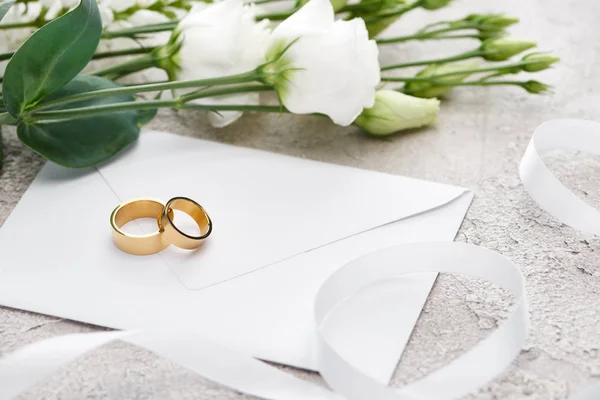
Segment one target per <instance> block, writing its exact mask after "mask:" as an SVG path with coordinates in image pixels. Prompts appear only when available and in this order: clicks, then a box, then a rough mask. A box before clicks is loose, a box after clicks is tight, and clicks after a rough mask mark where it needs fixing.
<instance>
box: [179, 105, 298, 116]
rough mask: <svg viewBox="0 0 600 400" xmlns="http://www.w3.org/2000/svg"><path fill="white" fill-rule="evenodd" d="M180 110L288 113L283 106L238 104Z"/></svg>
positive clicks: (201, 106)
mask: <svg viewBox="0 0 600 400" xmlns="http://www.w3.org/2000/svg"><path fill="white" fill-rule="evenodd" d="M181 109H182V110H204V111H244V112H271V113H278V114H281V113H289V112H290V111H289V110H287V109H286V108H285V107H283V106H251V105H238V104H232V105H229V104H224V105H223V104H221V105H204V104H184V105H183V106H181Z"/></svg>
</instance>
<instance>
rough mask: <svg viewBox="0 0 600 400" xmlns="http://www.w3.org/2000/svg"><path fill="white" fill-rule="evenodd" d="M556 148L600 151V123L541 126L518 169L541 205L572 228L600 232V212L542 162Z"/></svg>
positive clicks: (564, 121)
mask: <svg viewBox="0 0 600 400" xmlns="http://www.w3.org/2000/svg"><path fill="white" fill-rule="evenodd" d="M556 149H565V150H578V151H586V152H590V153H594V154H600V123H598V122H594V121H585V120H577V119H557V120H553V121H548V122H546V123H544V124H542V125H540V126H539V127H538V128H537V129H536V130H535V132H534V133H533V137H532V138H531V141H530V142H529V146H528V147H527V150H526V151H525V155H524V156H523V160H522V161H521V166H520V168H519V171H520V175H521V181H523V185H524V186H525V189H527V191H528V192H529V194H530V195H531V197H532V198H533V199H534V200H535V201H536V202H537V203H538V204H539V206H540V207H541V208H543V209H544V210H546V211H547V212H548V213H550V214H551V215H553V216H554V217H555V218H556V219H558V220H559V221H561V222H563V223H565V224H567V225H569V226H571V227H572V228H575V229H577V230H580V231H583V232H587V233H592V234H595V235H600V212H598V210H596V209H595V208H594V207H592V206H590V205H589V204H587V203H586V202H584V201H583V200H581V199H580V198H579V197H577V196H576V195H575V194H574V193H573V192H571V191H570V190H569V189H567V188H566V187H565V186H564V185H563V184H562V183H560V181H559V180H558V179H556V177H555V176H554V175H553V174H552V172H551V171H550V170H549V169H548V167H547V166H546V164H544V162H543V161H542V158H541V157H542V156H544V155H545V154H547V153H549V152H550V151H552V150H556Z"/></svg>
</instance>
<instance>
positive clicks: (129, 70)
mask: <svg viewBox="0 0 600 400" xmlns="http://www.w3.org/2000/svg"><path fill="white" fill-rule="evenodd" d="M154 66H155V62H154V57H153V56H152V54H144V55H141V56H139V57H136V58H134V59H132V60H128V61H124V62H122V63H118V64H115V65H109V66H107V67H104V68H100V69H97V70H95V71H92V72H90V73H89V75H96V76H102V77H104V78H106V79H111V80H115V79H117V78H121V77H123V76H126V75H129V74H133V73H135V72H138V71H142V70H144V69H147V68H152V67H154Z"/></svg>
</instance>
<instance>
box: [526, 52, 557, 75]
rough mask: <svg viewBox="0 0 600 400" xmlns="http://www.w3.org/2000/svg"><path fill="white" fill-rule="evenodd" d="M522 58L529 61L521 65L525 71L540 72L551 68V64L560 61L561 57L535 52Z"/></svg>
mask: <svg viewBox="0 0 600 400" xmlns="http://www.w3.org/2000/svg"><path fill="white" fill-rule="evenodd" d="M521 60H522V61H526V62H527V64H526V65H524V66H522V67H521V69H522V70H523V71H527V72H538V71H542V70H544V69H547V68H550V65H552V64H554V63H556V62H558V61H560V58H558V57H554V56H551V55H549V54H544V53H533V54H528V55H526V56H525V57H523V58H522V59H521Z"/></svg>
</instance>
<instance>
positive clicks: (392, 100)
mask: <svg viewBox="0 0 600 400" xmlns="http://www.w3.org/2000/svg"><path fill="white" fill-rule="evenodd" d="M439 110H440V101H439V100H438V99H419V98H417V97H412V96H408V95H406V94H404V93H400V92H397V91H395V90H378V91H377V93H376V94H375V105H374V106H373V107H371V108H365V109H364V110H363V112H362V114H360V115H359V116H358V118H357V119H356V120H355V121H354V124H355V125H357V126H359V127H361V128H362V129H364V130H365V131H367V132H369V133H370V134H372V135H378V136H381V135H390V134H392V133H394V132H398V131H402V130H405V129H411V128H420V127H423V126H427V125H435V124H436V123H437V117H438V112H439Z"/></svg>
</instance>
